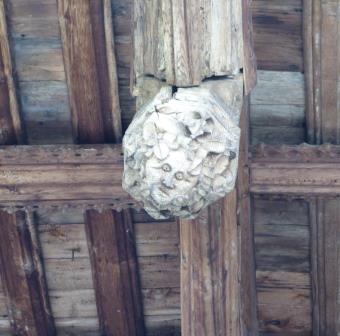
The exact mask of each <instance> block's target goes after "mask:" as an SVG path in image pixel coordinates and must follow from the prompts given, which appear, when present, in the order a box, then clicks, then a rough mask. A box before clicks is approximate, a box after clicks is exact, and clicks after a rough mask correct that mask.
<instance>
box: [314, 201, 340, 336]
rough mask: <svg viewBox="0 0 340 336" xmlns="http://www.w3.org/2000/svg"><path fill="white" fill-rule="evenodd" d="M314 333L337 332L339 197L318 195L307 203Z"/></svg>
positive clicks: (338, 306) (326, 333)
mask: <svg viewBox="0 0 340 336" xmlns="http://www.w3.org/2000/svg"><path fill="white" fill-rule="evenodd" d="M310 211H311V213H310V220H311V226H312V231H311V236H312V251H311V253H312V283H313V335H332V334H337V333H338V332H339V324H338V314H339V309H340V302H339V243H338V237H339V229H338V222H339V220H340V212H339V201H338V200H322V199H317V200H316V201H314V202H312V203H311V207H310Z"/></svg>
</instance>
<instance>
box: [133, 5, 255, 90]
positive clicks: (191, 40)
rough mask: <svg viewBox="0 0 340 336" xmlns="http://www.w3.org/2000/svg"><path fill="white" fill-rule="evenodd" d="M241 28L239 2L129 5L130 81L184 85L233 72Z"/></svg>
mask: <svg viewBox="0 0 340 336" xmlns="http://www.w3.org/2000/svg"><path fill="white" fill-rule="evenodd" d="M246 16H247V15H246ZM193 18H195V19H193ZM241 27H242V2H241V1H235V0H232V1H230V3H229V4H227V3H226V2H225V1H221V0H214V1H211V0H206V1H204V2H201V3H200V4H198V3H197V1H196V0H185V1H183V0H174V1H173V2H171V3H170V2H167V1H164V2H158V1H148V2H145V1H140V0H138V1H135V2H134V81H135V83H137V86H138V81H139V80H140V79H142V77H143V76H148V75H152V76H154V77H155V78H157V79H159V80H164V81H165V82H167V83H168V84H170V85H175V86H179V87H184V86H193V85H199V84H200V83H201V82H202V80H203V79H205V78H209V77H213V76H225V75H231V74H236V73H238V72H239V71H240V69H241V68H243V62H242V61H243V38H242V29H241ZM250 86H251V85H250Z"/></svg>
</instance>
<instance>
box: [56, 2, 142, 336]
mask: <svg viewBox="0 0 340 336" xmlns="http://www.w3.org/2000/svg"><path fill="white" fill-rule="evenodd" d="M58 8H59V20H60V27H61V32H62V41H63V50H64V60H65V65H66V76H67V81H68V86H69V93H70V102H71V109H72V120H73V130H74V133H75V140H76V141H77V142H79V143H104V142H119V141H120V140H121V138H122V126H121V113H120V107H119V95H118V80H117V67H116V60H115V54H114V38H113V37H114V35H113V25H112V9H111V1H110V0H104V1H100V0H85V1H72V0H58ZM119 174H120V175H119V176H117V177H118V180H116V179H115V178H114V179H115V180H116V182H117V183H116V186H118V184H119V187H118V189H119V190H117V189H116V190H112V189H111V191H110V193H111V197H112V195H114V197H118V198H119V197H120V196H119V195H121V191H122V190H121V171H120V172H119ZM92 176H96V175H92ZM102 176H103V175H102ZM97 177H99V176H97ZM112 177H113V176H112V175H111V178H112ZM91 179H92V178H91V177H89V178H88V182H87V184H88V185H89V182H90V183H91ZM102 182H103V181H102ZM107 182H108V181H107ZM110 184H111V185H112V183H110V182H109V185H110ZM107 186H108V185H106V184H105V183H104V184H101V186H100V187H99V189H98V190H102V189H107ZM90 189H92V188H90ZM109 189H110V187H109ZM93 191H94V190H93ZM112 191H113V193H112ZM97 196H98V195H97ZM123 197H124V196H123ZM125 197H126V194H125ZM85 224H86V232H87V240H88V245H89V251H90V257H91V265H92V270H93V278H94V284H95V293H96V302H97V309H98V315H99V321H100V329H101V333H102V334H103V335H114V336H123V335H129V336H130V335H131V336H140V335H144V322H143V321H144V320H143V310H142V299H141V291H140V285H139V279H138V268H137V256H136V252H135V244H134V234H133V225H132V222H131V216H130V215H129V212H128V211H126V212H123V214H120V213H117V212H116V211H114V210H106V211H103V212H102V213H98V212H96V211H94V210H92V211H88V212H86V214H85Z"/></svg>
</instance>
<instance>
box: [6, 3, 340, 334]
mask: <svg viewBox="0 0 340 336" xmlns="http://www.w3.org/2000/svg"><path fill="white" fill-rule="evenodd" d="M132 1H133V0H111V2H110V5H111V10H112V25H113V28H114V29H113V31H114V54H115V56H116V65H117V68H116V69H117V77H118V87H117V90H118V95H119V105H120V106H117V105H114V102H116V101H117V100H115V99H113V98H114V97H111V96H109V95H107V92H106V91H105V85H109V84H107V83H112V82H110V80H111V79H110V78H107V77H108V73H111V72H110V68H109V65H108V63H107V62H105V58H107V57H108V56H107V55H109V54H108V52H109V51H107V50H106V49H105V48H106V47H105V48H104V47H103V45H104V44H105V41H103V30H105V26H104V27H103V26H102V25H101V22H104V21H103V20H104V19H103V17H102V8H101V7H100V6H99V7H98V6H96V5H94V4H93V3H94V1H93V2H92V5H90V2H91V1H90V2H89V1H88V0H84V1H83V4H84V6H85V7H86V6H88V8H85V7H84V8H83V10H84V11H85V12H84V13H85V14H86V13H91V15H88V17H87V19H88V20H89V21H88V22H87V24H88V25H89V26H91V27H92V29H93V32H92V33H93V35H92V37H91V34H87V35H86V33H84V30H83V29H82V28H84V27H80V28H79V26H78V28H79V30H78V31H77V23H76V20H77V13H76V11H73V12H72V9H71V10H69V11H68V12H67V20H64V21H63V20H60V16H61V11H62V9H61V8H62V7H63V6H66V5H67V4H68V3H72V1H68V0H58V1H56V0H25V1H23V0H0V3H1V4H3V3H6V8H7V12H6V13H7V23H8V25H7V29H8V35H9V42H10V47H11V53H12V57H13V66H14V75H15V76H14V78H15V81H16V84H17V90H16V94H17V99H18V103H19V104H18V109H19V110H20V113H21V117H22V128H21V129H19V131H21V132H19V133H20V134H24V135H25V136H21V135H20V134H19V135H18V129H16V128H15V125H11V127H7V125H9V124H11V123H10V122H8V116H7V115H6V112H4V111H6V110H8V109H10V106H7V107H6V106H5V105H4V103H3V104H2V105H1V113H0V124H1V126H3V127H2V130H3V131H2V133H1V134H0V141H1V143H2V144H15V143H16V142H20V143H26V144H31V145H42V144H72V143H97V142H99V143H108V142H115V141H116V140H117V139H119V136H120V135H119V131H117V130H112V129H107V128H106V127H105V126H106V122H107V116H106V115H105V114H104V113H103V110H104V109H102V107H103V106H105V107H108V106H109V107H108V108H109V109H116V111H118V112H119V110H120V111H121V118H122V125H123V130H124V129H126V127H127V126H128V125H129V122H130V121H131V119H132V117H133V115H134V113H135V99H134V98H133V97H132V96H131V92H130V71H131V69H130V64H131V57H132V36H131V15H132V14H131V6H132ZM73 2H74V1H73ZM314 2H315V3H317V2H318V1H316V0H315V1H313V3H314ZM57 3H58V4H57ZM96 3H97V1H96ZM102 3H107V1H102ZM322 3H323V5H322V11H323V12H322V14H321V15H323V18H324V20H323V21H322V25H321V26H318V25H317V22H318V21H317V20H318V17H313V16H312V14H311V12H312V11H311V8H310V5H309V4H307V2H303V1H302V0H287V1H284V2H283V1H279V0H253V2H252V7H253V23H254V38H255V51H256V55H257V58H258V69H259V72H258V85H257V87H256V89H255V90H254V91H253V93H252V95H251V99H250V101H251V103H250V141H251V143H252V144H254V145H255V144H258V143H266V144H272V145H277V144H287V145H297V144H301V143H302V142H305V141H307V140H310V142H311V143H318V144H319V143H323V142H333V143H338V142H339V140H338V135H339V134H340V132H339V129H340V126H339V122H338V118H339V104H337V100H339V98H338V97H339V96H338V92H339V90H338V92H336V90H337V89H338V86H339V78H338V77H339V74H338V71H339V67H338V64H339V54H337V55H336V48H339V45H340V43H336V42H334V40H331V39H332V38H333V37H334V36H337V39H339V36H340V33H339V24H338V22H339V17H338V15H339V12H340V11H339V7H340V2H339V0H337V1H323V2H322ZM58 5H59V7H58ZM315 6H316V5H315ZM58 8H59V10H58ZM316 8H317V6H316ZM320 8H321V7H320ZM88 10H90V12H86V11H88ZM84 13H83V14H84ZM313 13H314V15H315V16H316V15H317V14H318V12H315V11H314V12H313ZM315 13H316V14H315ZM85 14H84V15H85ZM85 16H86V15H85ZM70 20H71V21H72V20H74V21H72V24H74V25H72V24H70ZM313 20H314V21H313ZM74 22H75V23H74ZM311 22H313V24H314V27H316V28H315V29H317V30H320V36H321V37H320V38H322V39H323V40H322V41H323V43H322V50H321V51H320V50H318V49H317V47H318V44H317V43H314V44H313V43H312V36H311V34H312V33H311V29H310V25H311ZM3 24H4V20H2V28H1V29H2V32H3V29H4V28H3ZM73 29H75V31H74V30H73ZM85 31H86V29H85ZM72 33H74V34H78V35H79V39H77V42H79V41H80V42H81V43H79V44H78V45H77V43H75V41H73V40H72ZM82 34H83V35H82ZM308 34H310V35H308ZM2 37H3V35H2ZM82 38H83V39H82ZM1 43H2V44H1V47H2V50H1V52H2V55H4V54H5V51H4V47H3V40H1ZM70 46H72V48H73V47H76V49H72V48H70ZM103 50H106V53H105V55H103V54H101V52H103ZM312 50H313V51H312ZM320 54H322V56H323V58H324V59H325V60H326V61H327V62H328V63H329V64H330V65H329V66H327V64H328V63H327V62H325V63H327V64H324V65H323V69H324V72H323V73H321V74H320V69H319V70H318V69H314V67H313V60H311V58H312V57H314V58H313V59H314V60H315V59H317V57H319V56H318V55H320ZM3 58H4V56H3ZM91 59H92V63H91V66H93V67H92V68H91V71H92V73H87V74H84V73H82V69H83V68H82V67H83V66H84V64H85V63H86V62H91ZM103 59H104V61H103ZM1 61H2V63H1V62H0V101H1V102H5V101H8V99H7V100H6V99H5V98H6V97H5V93H4V92H5V91H4V90H3V86H4V84H3V81H2V80H1V79H2V78H3V69H4V66H5V65H4V64H3V63H4V60H3V59H2V60H1ZM103 64H106V67H105V66H103ZM77 66H79V67H78V68H77ZM334 69H337V70H336V71H335V70H334ZM111 70H112V69H111ZM334 74H336V75H334ZM318 76H319V77H318ZM311 77H312V78H311ZM313 79H315V80H316V82H314V81H313ZM318 79H319V82H322V83H323V86H322V87H320V90H319V91H318V92H319V94H320V91H321V94H323V95H324V99H323V101H322V104H323V105H322V110H323V111H325V112H322V113H323V116H322V118H321V116H320V112H317V111H316V112H315V111H314V108H311V106H314V102H315V100H314V96H313V94H312V93H311V92H314V90H313V88H314V86H315V83H318V82H317V80H318ZM88 89H91V90H93V91H94V92H97V94H96V95H95V97H94V100H92V99H90V98H91V97H90V98H89V97H86V92H87V90H88ZM322 90H323V91H322ZM328 93H329V94H328ZM312 96H313V97H312ZM79 97H80V98H79ZM84 97H85V98H84ZM82 98H84V99H82ZM86 99H88V100H86ZM79 106H80V107H81V108H79ZM119 107H120V109H119ZM75 110H77V111H85V114H84V115H81V112H80V114H79V115H77V118H76V121H75V116H74V114H72V111H75ZM86 111H87V112H88V113H87V112H86ZM318 113H319V114H318ZM87 118H88V119H87ZM321 119H322V120H321ZM86 125H92V126H93V128H88V127H87V126H86ZM334 125H337V126H336V127H335V126H334ZM334 129H335V131H334ZM334 132H335V133H334ZM320 134H322V136H321V135H320ZM337 208H339V207H338V202H337V201H335V200H328V201H327V200H324V199H320V198H314V199H313V200H311V201H310V202H309V201H306V200H304V199H301V198H298V199H296V198H294V199H290V200H286V199H285V198H276V197H272V196H270V195H263V193H259V195H256V197H255V198H254V200H253V223H254V231H255V252H256V286H257V300H258V304H257V307H258V319H259V331H260V333H261V335H263V336H273V335H278V336H305V335H311V334H312V330H313V335H320V336H321V335H336V333H337V332H339V327H338V325H337V322H336V318H337V314H339V311H338V308H337V307H338V306H339V303H338V301H337V300H338V299H337V298H336V297H335V298H332V299H331V300H329V301H327V303H325V297H329V296H330V295H331V294H332V293H334V291H336V292H338V287H339V286H338V283H339V279H338V277H337V276H338V275H337V273H336V272H335V273H334V272H333V270H334V269H338V267H339V265H337V260H338V258H337V256H336V255H335V253H333V252H332V251H337V240H336V238H337V232H338V229H337V226H336V223H337V222H336V221H337V220H338V217H339V212H338V211H337ZM327 214H328V215H327ZM3 216H4V215H1V216H0V217H2V218H0V220H1V221H2V222H7V223H12V224H13V225H12V226H14V224H17V223H19V224H20V223H22V222H23V221H28V222H30V223H32V222H34V223H35V226H36V236H33V238H34V237H37V238H38V240H39V241H40V245H41V252H42V257H43V258H42V259H43V262H42V264H43V268H44V272H45V275H46V284H47V287H48V293H47V297H48V299H49V301H50V306H51V314H52V316H53V318H54V323H53V322H52V321H51V320H50V319H49V318H47V319H46V320H45V321H42V322H41V325H42V326H43V327H42V328H46V329H41V333H42V334H44V333H45V334H46V335H47V334H48V332H53V329H54V325H53V324H55V326H56V329H57V331H58V335H68V336H71V335H87V336H90V335H91V336H95V335H96V336H99V335H100V330H102V328H103V325H105V323H106V322H107V320H109V319H110V316H106V315H105V310H106V309H107V308H106V307H107V306H106V305H107V301H106V298H105V292H104V293H103V292H100V291H99V292H98V284H104V285H103V286H104V287H102V288H104V289H106V290H107V291H110V290H112V282H113V281H112V277H113V276H114V275H112V274H109V275H108V276H107V277H105V276H100V275H99V274H104V273H105V269H104V266H103V264H102V263H100V262H98V260H96V258H95V257H94V254H93V251H94V250H96V249H99V250H100V247H101V245H102V242H104V245H105V244H108V245H109V244H110V242H107V241H106V243H105V239H106V237H107V236H110V234H112V232H113V230H118V229H119V228H120V227H124V229H127V230H129V229H130V228H131V226H133V227H134V231H135V243H136V251H134V248H131V246H130V245H129V242H128V241H121V242H117V241H116V242H115V246H118V248H117V249H114V248H112V250H110V251H111V253H113V255H112V259H114V258H123V260H124V261H127V263H128V264H129V265H130V266H129V267H130V268H129V270H128V271H126V270H125V269H120V272H121V274H123V275H121V276H122V279H125V278H124V274H125V277H126V278H129V279H130V280H131V279H132V280H131V282H132V283H133V281H134V279H135V277H136V274H137V271H138V273H139V277H140V293H141V301H142V302H143V307H144V316H141V311H140V310H138V303H139V298H138V295H139V294H138V293H137V294H136V293H135V292H133V291H130V292H129V294H128V295H130V298H131V297H133V300H135V301H134V302H136V303H137V306H136V307H137V308H136V307H129V309H130V312H131V320H128V322H125V324H124V323H122V324H121V325H120V327H121V328H122V330H123V331H122V333H124V330H129V325H130V324H134V325H138V326H140V323H142V322H141V321H140V320H141V319H143V320H144V323H145V327H146V331H147V335H150V336H156V335H168V336H170V335H179V334H180V324H181V321H180V319H181V312H180V276H179V267H180V266H179V264H180V255H179V230H178V226H177V223H176V222H175V221H173V220H170V221H163V222H155V221H154V220H153V219H151V218H150V217H148V216H147V215H146V214H144V213H143V212H140V213H138V212H135V211H132V212H131V213H126V212H124V214H123V215H122V216H120V217H119V216H118V217H115V218H114V219H112V218H109V219H108V216H112V214H111V215H110V214H107V213H105V212H104V214H102V215H98V216H97V215H96V214H94V213H91V212H90V213H87V215H86V216H85V219H84V216H83V214H82V212H81V210H79V209H65V210H64V211H60V210H51V209H48V210H47V209H39V210H38V211H36V212H35V214H34V216H33V218H28V219H27V218H26V219H23V218H21V217H20V216H13V215H7V217H5V218H4V217H3ZM106 221H110V222H113V223H114V225H111V226H109V227H107V230H108V231H103V232H101V234H102V235H100V232H99V231H100V230H97V231H96V230H95V226H96V224H98V223H106ZM325 225H327V227H329V228H330V230H329V231H327V230H326V229H324V226H325ZM6 228H7V229H6ZM6 228H5V229H4V230H3V231H1V232H2V234H7V235H11V237H14V238H13V239H17V240H18V241H23V240H24V241H27V236H25V235H23V236H16V235H18V234H17V233H16V232H14V231H15V230H12V231H13V232H12V231H10V225H8V226H7V227H6ZM6 230H7V231H6ZM24 234H27V233H25V232H24ZM123 236H124V234H123V233H120V236H119V232H118V233H117V237H123ZM25 237H26V238H25ZM325 237H326V238H327V237H328V238H329V242H330V245H329V246H324V245H322V244H323V239H325ZM33 238H32V236H31V238H30V239H31V240H32V239H33ZM25 239H26V240H25ZM23 245H24V244H23ZM31 245H33V246H34V244H33V243H32V244H31ZM3 246H4V245H3ZM89 247H90V249H89ZM6 248H7V247H6ZM4 250H5V248H4V249H3V250H2V253H3V255H4V256H5V257H3V259H2V260H3V261H2V262H3V264H4V263H7V259H6V257H7V258H9V259H10V258H11V257H12V255H11V254H10V252H13V251H11V250H10V249H9V250H8V251H9V252H8V251H7V252H6V251H4ZM123 250H124V251H125V252H121V251H123ZM0 251H1V248H0ZM89 251H90V252H89ZM91 251H92V253H91ZM5 252H6V253H7V254H6V253H5ZM99 253H100V252H99ZM103 253H104V252H103ZM134 253H136V255H134ZM27 254H29V255H31V256H36V252H34V248H32V246H28V247H27V246H26V247H24V248H23V249H22V250H15V249H14V252H13V255H15V257H16V258H18V260H19V259H20V258H22V255H27ZM325 256H327V258H328V260H329V262H327V263H326V262H325V261H324V260H325V259H324V258H325ZM39 257H40V256H37V258H39ZM124 258H125V259H124ZM20 260H21V259H20ZM320 260H321V261H320ZM8 264H10V263H8ZM0 265H1V263H0ZM137 266H138V269H137ZM96 267H97V268H96ZM94 269H95V271H94V272H93V270H94ZM322 269H326V272H327V274H329V275H328V276H324V273H323V272H322ZM11 271H12V269H11ZM124 272H125V273H124ZM126 272H128V273H129V274H128V275H126ZM9 274H11V273H9ZM13 274H14V273H13ZM311 274H312V277H311ZM13 276H16V277H19V278H20V274H19V275H17V274H14V275H13ZM110 276H111V278H110ZM20 279H21V280H20V281H22V283H23V285H22V290H23V291H25V288H26V287H27V285H28V284H29V282H27V281H26V278H23V277H21V278H20ZM312 279H313V281H314V282H313V283H314V286H315V289H314V292H312V286H311V281H312ZM7 281H8V282H9V281H10V280H8V279H7ZM20 284H21V282H20ZM46 284H45V285H46ZM45 285H44V284H42V285H41V286H40V287H39V286H38V287H39V288H40V289H41V288H42V289H44V286H45ZM25 286H26V287H25ZM105 286H106V287H105ZM131 288H137V289H138V286H135V285H133V284H132V286H131ZM15 289H16V288H15V287H13V288H12V291H15ZM120 289H121V288H119V287H118V288H115V290H117V291H119V290H120ZM26 292H27V288H26ZM42 292H43V291H42ZM42 292H39V293H35V294H34V295H36V297H38V298H40V299H41V297H44V295H45V294H46V293H42ZM315 293H316V294H315ZM20 295H21V296H22V297H24V295H25V293H23V294H20V293H19V296H20ZM34 295H33V294H32V297H34ZM9 296H10V293H9V292H8V290H7V291H3V290H1V286H0V335H1V336H2V335H3V336H7V335H11V326H10V318H9V315H10V316H11V318H12V319H18V320H19V321H20V317H18V316H16V315H15V314H14V317H13V312H11V311H9V310H8V304H7V305H6V297H7V300H8V297H9ZM96 297H97V301H96ZM98 297H100V298H101V299H100V300H98ZM315 297H316V300H314V299H315ZM16 299H17V298H16ZM40 299H39V300H40ZM125 299H126V298H124V297H120V300H121V301H124V300H125ZM39 300H38V301H39ZM19 301H20V300H19ZM33 301H34V300H33ZM7 302H8V301H7ZM15 302H17V301H15ZM110 303H111V302H109V304H110ZM19 304H20V305H22V306H20V308H22V309H23V310H25V309H28V310H29V309H30V307H27V306H25V303H23V302H21V301H20V302H19ZM39 304H41V302H40V301H39V302H38V304H37V303H36V305H37V306H34V307H33V308H32V307H31V309H33V310H34V309H36V310H37V311H38V310H39V309H41V307H40V308H39ZM98 312H99V314H98ZM313 312H314V313H313ZM11 314H12V315H11ZM47 315H48V314H47ZM29 317H30V319H28V322H27V321H25V323H26V322H27V323H31V324H34V323H35V322H34V316H33V317H32V316H29ZM129 323H130V324H129ZM118 324H119V323H118ZM105 327H107V328H110V326H106V325H105ZM130 328H132V327H131V326H130ZM140 328H141V329H142V327H140ZM46 330H47V331H46ZM315 330H317V331H315ZM128 332H130V333H133V332H134V333H135V335H138V331H135V330H129V331H128ZM32 335H33V334H32Z"/></svg>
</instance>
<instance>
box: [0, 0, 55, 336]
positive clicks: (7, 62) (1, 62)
mask: <svg viewBox="0 0 340 336" xmlns="http://www.w3.org/2000/svg"><path fill="white" fill-rule="evenodd" d="M0 123H1V130H2V132H1V136H0V143H1V144H22V143H23V141H24V132H23V129H22V126H21V119H20V113H19V105H18V102H17V98H16V90H15V83H14V78H13V66H12V59H11V53H10V45H9V40H8V32H7V26H6V12H5V4H4V1H3V0H1V1H0ZM0 236H1V244H0V276H1V278H2V283H3V287H4V292H5V295H6V301H7V308H8V315H9V319H10V324H11V329H12V332H13V334H15V335H23V336H35V335H51V336H53V335H55V334H56V330H55V326H54V321H53V317H52V314H51V309H50V305H49V298H48V293H47V286H46V280H45V274H44V269H43V264H42V260H41V249H40V246H39V239H38V235H37V233H36V230H35V223H34V215H33V213H32V212H29V211H26V212H22V211H20V212H17V213H15V214H9V213H6V212H4V211H0Z"/></svg>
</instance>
